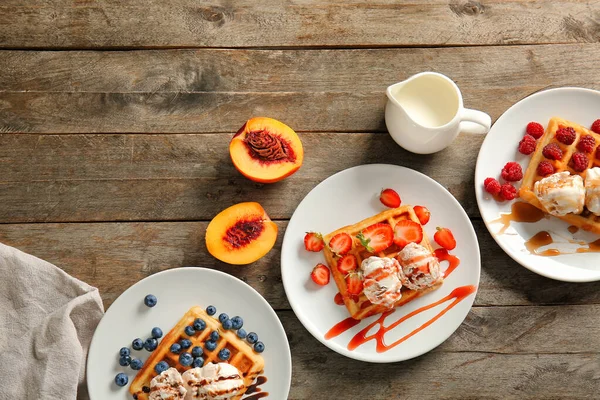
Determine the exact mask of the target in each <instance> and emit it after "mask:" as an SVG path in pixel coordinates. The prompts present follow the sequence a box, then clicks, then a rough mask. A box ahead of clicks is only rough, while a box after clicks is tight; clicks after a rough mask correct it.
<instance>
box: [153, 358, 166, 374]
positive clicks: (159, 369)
mask: <svg viewBox="0 0 600 400" xmlns="http://www.w3.org/2000/svg"><path fill="white" fill-rule="evenodd" d="M168 369H169V364H167V362H166V361H161V362H159V363H158V364H156V365H155V366H154V370H155V371H156V373H157V374H160V373H162V372H164V371H166V370H168Z"/></svg>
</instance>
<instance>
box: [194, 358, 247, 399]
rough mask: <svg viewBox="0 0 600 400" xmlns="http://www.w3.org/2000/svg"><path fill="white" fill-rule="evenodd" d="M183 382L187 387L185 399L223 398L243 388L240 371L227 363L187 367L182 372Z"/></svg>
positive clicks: (237, 393)
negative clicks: (187, 368)
mask: <svg viewBox="0 0 600 400" xmlns="http://www.w3.org/2000/svg"><path fill="white" fill-rule="evenodd" d="M183 384H184V385H185V387H186V389H187V395H186V396H185V400H196V399H206V400H209V399H210V400H225V399H230V398H232V397H234V396H237V395H239V394H240V393H241V392H242V391H243V390H244V389H245V386H244V380H243V379H242V376H241V374H240V371H238V369H237V368H236V367H234V366H233V365H231V364H227V363H218V364H213V363H209V364H206V365H205V366H204V367H202V368H192V369H189V370H187V371H185V372H184V373H183Z"/></svg>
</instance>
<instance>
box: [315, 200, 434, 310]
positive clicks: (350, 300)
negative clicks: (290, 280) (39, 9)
mask: <svg viewBox="0 0 600 400" xmlns="http://www.w3.org/2000/svg"><path fill="white" fill-rule="evenodd" d="M405 219H410V220H412V221H414V222H416V223H418V224H420V222H419V219H418V218H417V215H416V214H415V212H414V210H413V208H412V207H411V206H401V207H398V208H394V209H392V210H387V211H384V212H382V213H379V214H377V215H374V216H372V217H370V218H367V219H364V220H362V221H360V222H358V223H356V224H354V225H348V226H345V227H343V228H340V229H338V230H336V231H333V232H331V233H329V234H327V235H325V236H324V237H323V239H324V241H325V243H329V241H330V240H331V238H332V237H333V236H335V235H337V234H338V233H342V232H346V233H347V234H349V235H350V236H351V237H352V240H353V242H354V243H353V245H352V250H350V252H349V253H348V254H353V255H354V256H355V257H356V260H357V261H358V265H360V264H361V263H362V261H363V260H364V259H365V258H368V257H370V256H378V257H390V258H393V257H396V256H397V255H398V253H399V252H400V250H401V249H400V248H398V246H396V245H395V244H392V245H391V246H390V247H388V248H387V249H385V250H384V251H382V252H379V253H369V252H368V251H367V250H366V249H365V248H364V247H363V246H362V245H361V244H360V241H359V240H358V239H357V238H356V235H358V233H359V232H360V231H361V230H363V229H365V228H366V227H368V226H371V225H373V224H376V223H378V222H383V223H388V224H390V225H391V226H392V227H394V226H395V225H396V223H397V222H398V221H401V220H405ZM419 244H420V245H422V246H424V247H425V248H427V249H429V251H431V252H433V248H432V247H431V243H430V242H429V239H428V238H427V235H426V234H425V231H424V230H423V240H422V241H421V243H419ZM324 254H325V258H326V260H327V264H328V265H329V269H331V272H332V274H333V279H335V283H336V284H337V287H338V289H339V291H340V293H341V295H342V297H343V299H344V304H345V305H346V308H347V309H348V312H349V313H350V315H351V316H352V318H354V319H358V320H360V319H364V318H366V317H369V316H371V315H375V314H380V313H382V312H385V311H388V310H389V308H387V307H385V306H382V305H378V304H373V303H371V302H370V301H369V300H368V299H367V297H366V296H365V294H364V293H361V294H360V295H359V296H358V297H356V296H352V295H349V294H348V290H347V287H346V279H345V275H344V274H342V273H341V272H339V271H338V269H337V260H338V259H339V257H336V256H335V254H334V253H333V252H332V251H331V250H330V249H329V247H328V246H325V248H324ZM442 282H443V278H442V277H440V279H439V280H438V281H437V282H435V283H434V284H433V285H432V286H430V287H428V288H426V289H424V290H411V289H408V288H406V287H403V288H402V297H401V298H400V299H399V300H398V301H397V302H396V303H394V307H399V306H401V305H403V304H406V303H408V302H409V301H411V300H414V299H416V298H417V297H420V296H422V295H424V294H426V293H429V292H431V291H433V290H435V289H437V288H439V287H440V286H441V285H442Z"/></svg>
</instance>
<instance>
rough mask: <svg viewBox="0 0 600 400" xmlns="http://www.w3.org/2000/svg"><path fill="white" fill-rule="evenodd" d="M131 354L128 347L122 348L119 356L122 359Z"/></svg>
mask: <svg viewBox="0 0 600 400" xmlns="http://www.w3.org/2000/svg"><path fill="white" fill-rule="evenodd" d="M129 354H130V353H129V348H127V347H121V350H119V355H120V356H121V357H123V356H128V355H129Z"/></svg>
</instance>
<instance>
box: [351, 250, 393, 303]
mask: <svg viewBox="0 0 600 400" xmlns="http://www.w3.org/2000/svg"><path fill="white" fill-rule="evenodd" d="M360 268H361V271H362V273H363V279H364V281H363V287H364V288H363V293H364V294H365V296H367V299H369V301H370V302H371V303H373V304H379V305H382V306H385V307H388V308H390V307H393V306H394V303H395V302H396V301H398V300H400V298H401V297H402V292H401V291H400V290H401V289H402V280H403V276H402V270H401V269H400V264H398V261H397V260H395V259H393V258H387V257H383V258H381V257H375V256H372V257H369V258H366V259H364V260H363V262H362V263H361V265H360Z"/></svg>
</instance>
